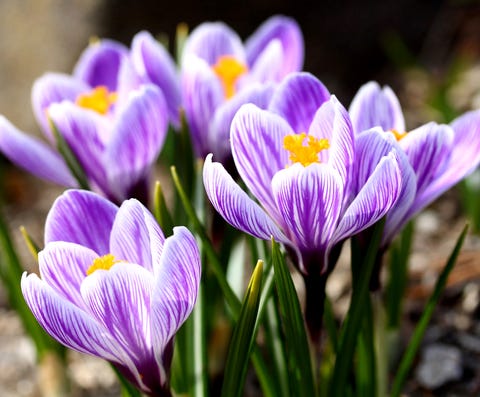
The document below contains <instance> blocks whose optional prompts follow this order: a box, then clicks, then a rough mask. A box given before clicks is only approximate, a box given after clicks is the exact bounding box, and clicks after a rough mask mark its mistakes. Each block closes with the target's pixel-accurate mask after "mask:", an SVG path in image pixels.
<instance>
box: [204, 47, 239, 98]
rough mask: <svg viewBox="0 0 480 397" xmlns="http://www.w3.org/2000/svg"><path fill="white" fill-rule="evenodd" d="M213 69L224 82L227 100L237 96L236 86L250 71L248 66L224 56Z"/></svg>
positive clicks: (230, 56) (233, 58)
mask: <svg viewBox="0 0 480 397" xmlns="http://www.w3.org/2000/svg"><path fill="white" fill-rule="evenodd" d="M212 69H213V71H214V72H215V73H216V75H217V76H218V77H219V78H220V81H221V82H222V85H223V91H224V92H225V97H226V98H231V97H232V96H233V95H235V84H236V83H237V80H238V78H239V77H240V76H241V75H242V74H245V73H246V72H247V71H248V68H247V65H245V64H244V63H242V62H240V61H239V60H238V59H236V58H235V57H233V56H232V55H224V56H221V57H220V58H218V60H217V63H216V64H215V65H213V66H212Z"/></svg>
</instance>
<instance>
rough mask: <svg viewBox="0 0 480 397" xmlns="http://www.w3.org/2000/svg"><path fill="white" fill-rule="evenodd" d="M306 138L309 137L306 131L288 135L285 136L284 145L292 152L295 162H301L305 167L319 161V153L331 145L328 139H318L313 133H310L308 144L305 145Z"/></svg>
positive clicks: (291, 157)
mask: <svg viewBox="0 0 480 397" xmlns="http://www.w3.org/2000/svg"><path fill="white" fill-rule="evenodd" d="M305 138H307V134H306V133H305V132H302V133H301V134H291V135H287V136H286V137H285V138H283V147H284V148H285V149H287V150H288V151H289V152H290V157H289V158H290V160H291V161H292V162H293V163H300V164H302V165H303V166H304V167H306V166H307V165H310V164H313V163H319V162H320V161H319V160H318V154H319V153H320V152H321V151H322V150H325V149H328V148H329V147H330V142H328V139H325V138H323V139H317V138H315V137H314V136H312V135H308V139H307V141H306V145H304V143H305Z"/></svg>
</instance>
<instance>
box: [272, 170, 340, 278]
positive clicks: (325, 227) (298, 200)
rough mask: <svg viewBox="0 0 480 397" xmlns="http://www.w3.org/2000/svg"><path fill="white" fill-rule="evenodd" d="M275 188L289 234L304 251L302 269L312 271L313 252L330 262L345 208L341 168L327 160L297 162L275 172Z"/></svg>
mask: <svg viewBox="0 0 480 397" xmlns="http://www.w3.org/2000/svg"><path fill="white" fill-rule="evenodd" d="M272 190H273V194H274V196H275V201H276V203H277V205H278V209H279V212H280V214H282V217H283V219H284V223H285V227H286V230H287V231H288V235H289V237H290V238H291V239H292V240H293V241H294V242H295V244H296V245H297V246H298V247H299V249H300V252H302V257H303V263H300V264H299V266H300V269H301V270H302V271H304V272H309V269H307V268H305V266H307V265H308V264H309V263H310V262H311V260H310V259H308V258H309V257H310V256H315V257H316V258H317V259H318V260H319V261H320V263H318V265H319V266H320V267H322V268H323V267H324V266H326V264H327V263H326V259H325V258H326V254H327V253H328V247H329V245H330V240H331V236H332V235H333V233H334V231H335V227H336V225H337V221H338V217H339V214H340V211H341V208H342V198H343V183H342V179H341V177H340V175H339V174H338V172H336V171H335V170H333V169H332V168H331V167H329V166H327V165H324V164H311V165H309V166H307V167H304V166H302V165H301V164H299V163H297V164H294V165H292V166H291V167H288V168H287V169H285V170H282V171H280V172H278V173H277V174H276V175H275V177H274V178H273V180H272ZM323 255H325V256H323ZM322 270H323V269H321V270H320V271H322Z"/></svg>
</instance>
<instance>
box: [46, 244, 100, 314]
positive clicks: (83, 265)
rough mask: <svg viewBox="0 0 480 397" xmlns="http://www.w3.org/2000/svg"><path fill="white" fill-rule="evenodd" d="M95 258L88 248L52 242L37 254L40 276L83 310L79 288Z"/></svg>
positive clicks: (94, 253)
mask: <svg viewBox="0 0 480 397" xmlns="http://www.w3.org/2000/svg"><path fill="white" fill-rule="evenodd" d="M96 258H98V254H97V253H96V252H95V251H93V250H91V249H90V248H87V247H83V246H81V245H78V244H74V243H66V242H63V241H54V242H52V243H50V244H47V246H46V247H45V249H43V250H42V251H40V252H39V254H38V265H39V270H40V275H41V277H42V280H43V281H45V282H46V283H47V284H48V285H50V287H52V288H53V289H54V290H55V291H56V292H57V293H58V294H60V296H62V297H63V298H64V299H66V300H68V301H70V302H72V303H73V304H75V306H78V307H79V308H81V309H83V310H85V309H86V307H85V305H84V301H83V298H82V295H81V293H80V286H81V285H82V282H83V280H84V279H85V277H86V276H87V270H88V269H89V268H90V266H91V265H92V263H93V261H94V259H96Z"/></svg>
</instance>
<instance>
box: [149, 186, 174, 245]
mask: <svg viewBox="0 0 480 397" xmlns="http://www.w3.org/2000/svg"><path fill="white" fill-rule="evenodd" d="M153 213H154V215H155V219H156V220H157V222H158V224H159V225H160V227H161V228H162V230H163V233H164V234H165V237H168V236H170V235H171V234H172V230H173V226H174V223H173V220H172V216H171V215H170V211H169V210H168V208H167V202H166V200H165V195H164V194H163V189H162V185H161V184H160V182H159V181H157V182H155V191H154V196H153Z"/></svg>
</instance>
